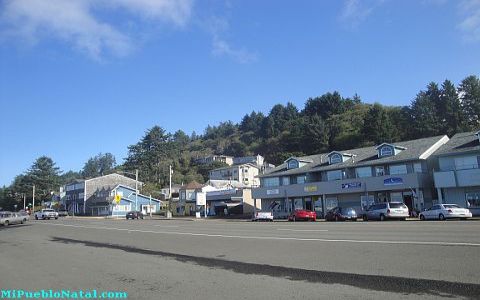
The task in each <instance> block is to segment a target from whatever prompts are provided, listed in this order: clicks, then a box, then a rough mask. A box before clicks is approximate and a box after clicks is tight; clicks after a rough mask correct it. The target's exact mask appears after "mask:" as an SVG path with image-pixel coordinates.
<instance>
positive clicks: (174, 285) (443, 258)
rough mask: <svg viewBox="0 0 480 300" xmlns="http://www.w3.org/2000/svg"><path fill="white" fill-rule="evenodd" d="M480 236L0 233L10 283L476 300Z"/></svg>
mask: <svg viewBox="0 0 480 300" xmlns="http://www.w3.org/2000/svg"><path fill="white" fill-rule="evenodd" d="M479 231H480V222H469V221H466V222H464V221H448V222H435V221H427V222H394V221H392V222H356V223H355V222H343V223H330V222H316V223H302V222H295V223H291V222H273V223H254V222H225V221H221V220H207V221H194V222H184V221H181V220H172V221H169V222H163V221H160V220H128V221H127V220H110V219H86V218H78V219H77V218H75V219H73V218H62V219H59V220H46V221H32V222H29V224H28V225H26V226H12V227H11V228H6V229H2V230H1V232H0V260H1V265H2V270H5V272H7V273H8V274H10V273H11V274H12V276H8V277H3V276H2V288H5V287H8V288H23V287H25V286H28V288H30V289H47V288H57V289H58V288H69V289H74V288H77V289H92V288H96V289H103V290H105V289H108V290H112V289H113V290H124V291H127V292H128V293H129V294H130V295H131V297H132V298H133V299H149V298H152V297H155V298H157V297H158V296H159V295H161V298H162V299H174V298H176V299H178V298H196V299H207V298H208V299H225V298H230V299H258V298H260V297H262V298H263V297H264V298H279V299H286V298H288V299H291V298H304V299H318V298H324V297H325V298H326V297H333V298H335V299H337V298H349V299H352V298H364V299H371V298H386V297H388V298H391V299H405V298H425V299H429V298H431V299H433V298H438V297H443V296H445V297H455V298H462V297H463V298H472V299H473V298H476V297H477V296H478V295H480V279H479V277H478V274H479V271H480V260H479V259H478V253H479V250H480V235H479V234H478V232H479ZM46 266H48V267H46ZM16 269H20V270H24V269H28V270H29V271H28V272H15V270H16ZM26 282H28V283H29V284H28V285H26V284H25V283H26Z"/></svg>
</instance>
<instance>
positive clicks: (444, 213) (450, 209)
mask: <svg viewBox="0 0 480 300" xmlns="http://www.w3.org/2000/svg"><path fill="white" fill-rule="evenodd" d="M471 217H472V213H471V212H470V210H469V209H466V208H463V207H460V206H458V205H456V204H437V205H434V206H432V207H431V208H430V209H427V210H425V211H422V212H421V213H420V220H422V221H423V220H446V219H453V218H459V219H467V218H471Z"/></svg>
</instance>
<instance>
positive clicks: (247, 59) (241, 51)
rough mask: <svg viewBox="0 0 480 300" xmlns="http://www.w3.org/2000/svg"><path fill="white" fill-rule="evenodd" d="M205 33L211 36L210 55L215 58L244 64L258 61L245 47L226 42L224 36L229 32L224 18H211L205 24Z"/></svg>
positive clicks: (254, 54)
mask: <svg viewBox="0 0 480 300" xmlns="http://www.w3.org/2000/svg"><path fill="white" fill-rule="evenodd" d="M206 27H207V31H208V32H210V34H211V35H212V54H213V55H215V56H227V57H230V58H232V59H233V60H234V61H236V62H239V63H242V64H245V63H251V62H254V61H256V60H257V59H258V55H257V54H256V53H253V52H251V51H249V50H248V49H246V48H245V47H234V46H232V45H231V43H229V42H228V41H227V39H226V38H225V36H226V35H227V33H228V30H229V23H228V21H227V20H226V19H225V18H218V17H212V18H211V19H210V20H209V22H207V26H206Z"/></svg>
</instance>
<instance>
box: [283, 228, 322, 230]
mask: <svg viewBox="0 0 480 300" xmlns="http://www.w3.org/2000/svg"><path fill="white" fill-rule="evenodd" d="M277 230H280V231H328V230H327V229H288V228H277Z"/></svg>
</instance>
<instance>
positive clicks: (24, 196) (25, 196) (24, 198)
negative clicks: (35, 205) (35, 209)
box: [23, 193, 27, 210]
mask: <svg viewBox="0 0 480 300" xmlns="http://www.w3.org/2000/svg"><path fill="white" fill-rule="evenodd" d="M26 198H27V195H26V194H25V193H23V210H25V208H26V207H25V201H26Z"/></svg>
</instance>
